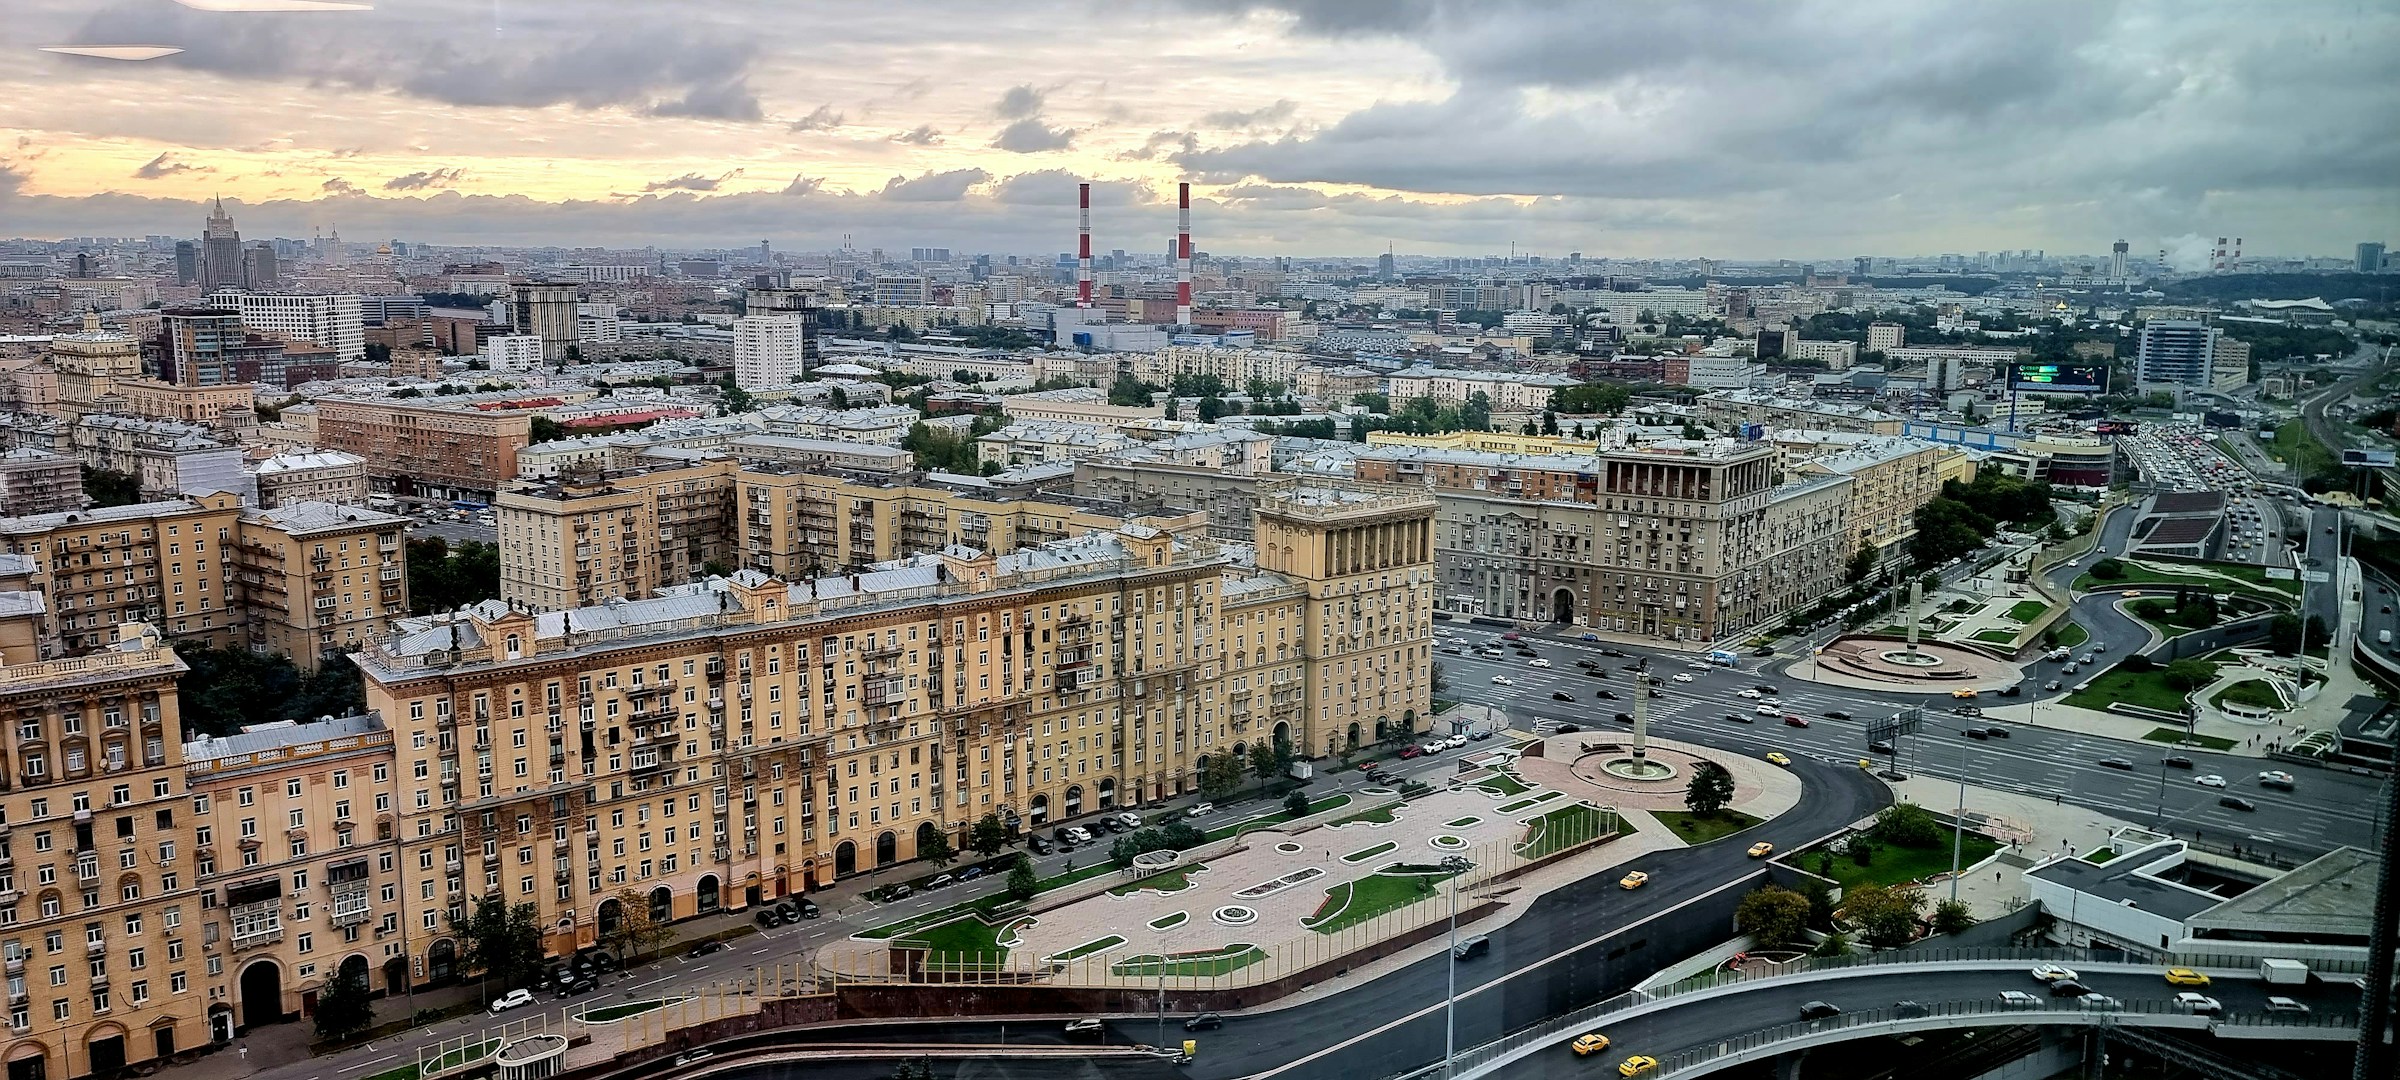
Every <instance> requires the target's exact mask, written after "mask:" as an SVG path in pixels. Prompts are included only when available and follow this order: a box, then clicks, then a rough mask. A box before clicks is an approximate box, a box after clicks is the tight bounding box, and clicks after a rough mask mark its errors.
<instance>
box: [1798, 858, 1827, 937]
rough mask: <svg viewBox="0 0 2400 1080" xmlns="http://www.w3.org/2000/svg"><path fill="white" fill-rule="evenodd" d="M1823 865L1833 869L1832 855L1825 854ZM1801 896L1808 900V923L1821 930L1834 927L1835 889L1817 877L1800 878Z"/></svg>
mask: <svg viewBox="0 0 2400 1080" xmlns="http://www.w3.org/2000/svg"><path fill="white" fill-rule="evenodd" d="M1822 865H1823V866H1824V868H1825V869H1826V870H1831V869H1833V861H1832V857H1831V856H1824V862H1823V864H1822ZM1800 896H1801V898H1802V899H1805V900H1807V901H1808V925H1810V926H1813V927H1816V928H1817V929H1819V930H1830V929H1832V928H1833V890H1832V889H1830V888H1827V887H1826V885H1825V883H1824V882H1823V881H1821V880H1819V879H1817V878H1813V877H1811V878H1802V879H1801V880H1800Z"/></svg>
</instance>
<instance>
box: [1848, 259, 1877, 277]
mask: <svg viewBox="0 0 2400 1080" xmlns="http://www.w3.org/2000/svg"><path fill="white" fill-rule="evenodd" d="M1874 269H1875V257H1874V256H1872V255H1854V256H1852V257H1851V259H1850V272H1851V273H1853V274H1856V275H1858V276H1860V277H1865V276H1867V274H1868V273H1869V272H1870V271H1872V270H1874Z"/></svg>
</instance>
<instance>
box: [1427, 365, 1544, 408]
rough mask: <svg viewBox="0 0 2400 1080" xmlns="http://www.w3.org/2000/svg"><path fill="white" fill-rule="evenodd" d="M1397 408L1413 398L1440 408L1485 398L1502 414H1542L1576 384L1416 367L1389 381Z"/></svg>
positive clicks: (1521, 375) (1527, 376)
mask: <svg viewBox="0 0 2400 1080" xmlns="http://www.w3.org/2000/svg"><path fill="white" fill-rule="evenodd" d="M1385 381H1386V383H1387V384H1388V385H1389V386H1390V388H1391V389H1390V391H1389V393H1390V396H1391V399H1392V403H1393V406H1394V407H1395V408H1397V407H1398V406H1399V404H1400V403H1401V402H1404V401H1408V400H1410V399H1412V398H1420V397H1429V398H1432V399H1433V400H1434V402H1435V403H1436V404H1441V405H1452V406H1457V405H1464V404H1466V403H1467V401H1468V400H1469V399H1470V398H1472V397H1474V396H1475V395H1476V394H1482V395H1484V397H1485V398H1486V399H1487V400H1489V401H1490V402H1491V404H1492V408H1493V409H1494V410H1496V411H1500V412H1540V411H1542V410H1544V409H1547V408H1549V407H1550V394H1551V392H1552V391H1554V390H1557V389H1558V388H1559V387H1562V386H1573V385H1575V380H1573V379H1570V378H1568V377H1566V376H1564V375H1559V374H1554V373H1549V372H1542V373H1528V372H1516V371H1469V370H1464V369H1460V368H1437V367H1413V368H1409V369H1407V370H1406V371H1395V372H1393V373H1392V374H1391V375H1390V376H1389V377H1388V378H1387V379H1386V380H1385Z"/></svg>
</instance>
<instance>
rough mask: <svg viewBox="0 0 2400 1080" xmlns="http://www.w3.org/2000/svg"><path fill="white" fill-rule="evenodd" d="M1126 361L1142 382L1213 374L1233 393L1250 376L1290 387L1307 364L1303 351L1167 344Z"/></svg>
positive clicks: (1244, 387)
mask: <svg viewBox="0 0 2400 1080" xmlns="http://www.w3.org/2000/svg"><path fill="white" fill-rule="evenodd" d="M1130 363H1131V364H1132V367H1133V375H1134V377H1135V378H1137V379H1140V380H1142V381H1143V382H1148V383H1155V384H1157V385H1160V386H1165V385H1167V384H1168V383H1170V382H1172V381H1173V380H1174V378H1175V376H1177V375H1214V376H1216V377H1217V378H1219V379H1221V380H1223V381H1224V383H1225V385H1226V387H1227V388H1228V389H1230V390H1232V391H1233V392H1235V393H1241V392H1243V391H1244V390H1245V389H1246V388H1247V387H1248V386H1249V385H1250V380H1252V379H1263V380H1265V381H1267V382H1270V383H1273V384H1275V385H1277V386H1285V387H1288V386H1291V385H1292V384H1293V383H1294V382H1296V381H1297V380H1298V377H1299V374H1300V369H1302V368H1304V367H1308V366H1310V364H1309V357H1308V355H1307V354H1306V353H1297V352H1281V351H1278V350H1274V349H1228V348H1222V347H1218V346H1214V345H1170V346H1168V347H1166V348H1164V349H1160V350H1158V351H1157V352H1152V353H1136V354H1134V355H1133V357H1132V358H1131V361H1130Z"/></svg>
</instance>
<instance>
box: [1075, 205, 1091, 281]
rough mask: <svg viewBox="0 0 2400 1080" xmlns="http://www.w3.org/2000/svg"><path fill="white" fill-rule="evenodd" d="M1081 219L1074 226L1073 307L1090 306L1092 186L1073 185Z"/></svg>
mask: <svg viewBox="0 0 2400 1080" xmlns="http://www.w3.org/2000/svg"><path fill="white" fill-rule="evenodd" d="M1075 193H1076V196H1077V197H1078V198H1079V199H1080V200H1081V205H1080V208H1079V209H1080V213H1081V215H1082V216H1081V218H1080V219H1079V220H1078V221H1077V222H1076V225H1075V306H1076V307H1079V308H1088V307H1090V306H1092V185H1090V184H1077V185H1075Z"/></svg>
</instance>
